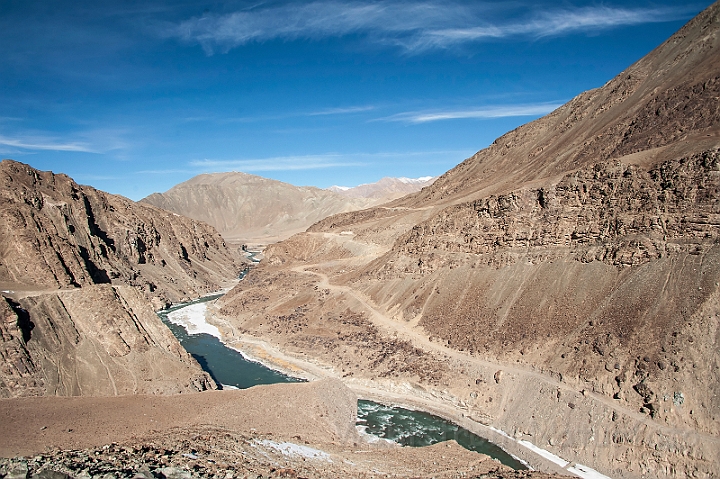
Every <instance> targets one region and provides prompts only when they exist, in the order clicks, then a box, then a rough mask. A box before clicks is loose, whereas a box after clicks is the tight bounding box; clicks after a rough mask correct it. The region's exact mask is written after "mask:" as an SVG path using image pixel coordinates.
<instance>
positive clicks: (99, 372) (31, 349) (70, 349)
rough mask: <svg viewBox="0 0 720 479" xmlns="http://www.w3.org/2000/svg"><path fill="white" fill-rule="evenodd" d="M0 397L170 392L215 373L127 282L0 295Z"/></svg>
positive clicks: (202, 386) (209, 385)
mask: <svg viewBox="0 0 720 479" xmlns="http://www.w3.org/2000/svg"><path fill="white" fill-rule="evenodd" d="M0 341H1V342H0V360H1V361H0V397H22V396H117V395H128V394H176V393H183V392H197V391H204V390H206V389H216V388H217V386H216V385H215V383H214V381H213V380H212V379H211V378H210V376H209V375H208V374H207V373H206V372H204V371H203V370H202V369H201V368H200V366H199V365H198V363H197V361H195V359H193V358H192V357H191V356H190V355H189V354H188V353H187V352H186V351H185V350H184V349H183V348H182V346H181V345H180V344H179V343H178V341H177V340H176V339H175V337H174V336H173V335H172V333H171V332H170V330H168V328H167V327H166V326H165V325H164V324H162V322H161V321H160V319H159V318H158V316H157V315H156V314H155V312H154V311H153V310H152V309H151V308H150V305H149V303H148V302H147V300H146V299H145V298H144V297H143V296H142V295H141V294H140V293H139V292H138V291H136V290H135V289H134V288H131V287H128V286H111V285H97V286H86V287H84V288H81V289H77V290H74V291H62V292H57V293H46V294H41V295H37V296H28V297H24V298H21V299H17V300H13V299H10V298H3V299H2V300H1V301H0Z"/></svg>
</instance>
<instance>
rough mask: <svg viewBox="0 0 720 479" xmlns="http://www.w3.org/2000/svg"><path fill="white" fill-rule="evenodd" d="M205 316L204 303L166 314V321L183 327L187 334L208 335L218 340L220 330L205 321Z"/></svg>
mask: <svg viewBox="0 0 720 479" xmlns="http://www.w3.org/2000/svg"><path fill="white" fill-rule="evenodd" d="M206 314H207V304H206V303H196V304H191V305H190V306H186V307H184V308H181V309H178V310H177V311H173V312H171V313H168V315H167V319H168V321H170V322H171V323H174V324H177V325H180V326H182V327H184V328H185V329H186V330H187V332H188V334H203V333H205V334H209V335H210V336H215V337H216V338H218V339H221V338H220V330H219V329H218V328H216V327H215V326H213V325H212V324H209V323H208V322H207V321H206V320H205V316H206Z"/></svg>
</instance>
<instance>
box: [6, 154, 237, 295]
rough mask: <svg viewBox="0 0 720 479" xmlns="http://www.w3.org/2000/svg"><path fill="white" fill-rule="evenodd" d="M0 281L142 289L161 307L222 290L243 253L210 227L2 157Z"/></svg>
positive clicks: (29, 286) (17, 286)
mask: <svg viewBox="0 0 720 479" xmlns="http://www.w3.org/2000/svg"><path fill="white" fill-rule="evenodd" d="M0 184H1V188H0V285H2V288H3V289H12V290H44V289H59V288H77V287H83V286H87V285H92V284H124V285H129V286H133V287H136V288H138V289H139V290H141V291H143V293H144V294H145V296H146V297H147V298H148V299H150V300H152V301H153V302H154V304H155V305H156V306H157V307H158V308H159V307H161V306H162V305H164V304H167V303H169V302H178V301H181V300H184V299H188V298H195V297H197V296H201V295H203V294H206V293H209V292H212V291H216V290H218V289H220V288H221V287H222V285H224V284H226V283H227V282H228V280H232V279H234V278H236V277H237V272H238V271H239V270H241V269H242V259H241V258H240V257H239V255H238V254H237V251H233V250H231V249H229V248H228V247H227V246H226V244H225V242H224V240H223V238H222V237H221V236H220V235H219V234H218V233H217V231H215V230H214V229H213V228H212V227H211V226H209V225H207V224H204V223H200V222H198V221H194V220H191V219H189V218H185V217H182V216H179V215H175V214H172V213H169V212H167V211H164V210H161V209H158V208H155V207H153V206H151V205H143V204H138V203H135V202H133V201H130V200H128V199H127V198H124V197H122V196H116V195H111V194H108V193H104V192H102V191H98V190H96V189H94V188H91V187H88V186H81V185H78V184H77V183H75V182H74V181H73V180H72V179H71V178H69V177H68V176H66V175H63V174H58V175H56V174H53V173H52V172H43V171H38V170H35V169H34V168H31V167H30V166H28V165H25V164H22V163H18V162H15V161H12V160H3V161H2V162H0Z"/></svg>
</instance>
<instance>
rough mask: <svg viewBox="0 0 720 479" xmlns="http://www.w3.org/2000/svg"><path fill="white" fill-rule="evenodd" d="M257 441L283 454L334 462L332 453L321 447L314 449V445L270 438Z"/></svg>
mask: <svg viewBox="0 0 720 479" xmlns="http://www.w3.org/2000/svg"><path fill="white" fill-rule="evenodd" d="M256 442H257V444H259V445H261V446H264V447H269V448H270V449H274V450H275V451H277V452H279V453H281V454H282V455H283V456H300V457H304V458H306V459H319V460H321V461H327V462H332V459H330V454H328V453H327V452H324V451H321V450H319V449H314V448H312V447H308V446H301V445H299V444H294V443H292V442H275V441H270V440H269V439H263V440H262V441H256Z"/></svg>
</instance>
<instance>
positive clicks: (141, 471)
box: [0, 381, 550, 479]
mask: <svg viewBox="0 0 720 479" xmlns="http://www.w3.org/2000/svg"><path fill="white" fill-rule="evenodd" d="M356 401H357V399H356V397H355V396H354V394H352V393H351V392H350V391H349V390H348V389H347V388H346V387H344V386H343V385H342V384H341V383H340V382H339V381H315V382H312V383H306V384H293V385H273V386H262V387H255V388H251V389H249V390H242V391H210V392H205V393H197V394H184V395H179V396H146V397H142V396H132V397H115V398H87V397H82V398H64V399H57V398H33V399H29V398H25V399H22V400H16V399H4V400H0V419H1V420H2V423H3V434H2V435H1V436H0V456H2V457H13V456H17V455H22V456H34V457H33V458H32V459H30V460H28V459H22V458H17V459H14V460H0V474H7V473H8V472H11V471H13V470H14V471H16V474H19V476H18V477H26V476H28V475H29V474H28V473H30V474H33V475H35V474H40V473H41V472H42V471H43V470H45V471H56V473H57V472H60V473H64V474H67V475H70V476H72V477H103V476H105V474H107V473H111V474H113V475H114V477H122V478H124V477H142V478H144V479H153V478H155V477H157V478H162V477H184V478H190V477H222V478H231V477H253V478H257V477H308V478H310V477H349V478H363V477H377V476H380V475H382V476H391V477H448V478H451V477H480V476H482V477H495V478H508V479H510V478H516V477H531V478H536V479H545V478H548V477H550V476H547V475H544V474H539V473H533V474H530V473H517V472H515V471H512V470H511V469H509V468H507V467H505V466H503V465H501V464H499V463H497V462H495V461H493V460H491V459H490V458H488V457H487V456H484V455H481V454H477V453H474V452H470V451H467V450H465V449H463V448H461V447H460V446H458V445H457V444H456V443H454V442H448V443H443V444H439V445H436V446H432V447H429V448H421V449H415V448H400V447H391V446H389V445H387V444H384V445H383V444H377V445H373V444H370V443H367V442H365V440H364V439H363V438H362V437H361V436H360V435H359V434H358V432H357V430H356V429H355V407H356ZM57 451H65V452H57ZM173 475H174V476H173ZM6 477H9V476H6ZM13 477H15V476H13ZM35 477H37V476H35ZM52 477H56V476H52ZM60 477H63V478H64V477H67V476H60ZM105 477H107V476H105Z"/></svg>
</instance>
